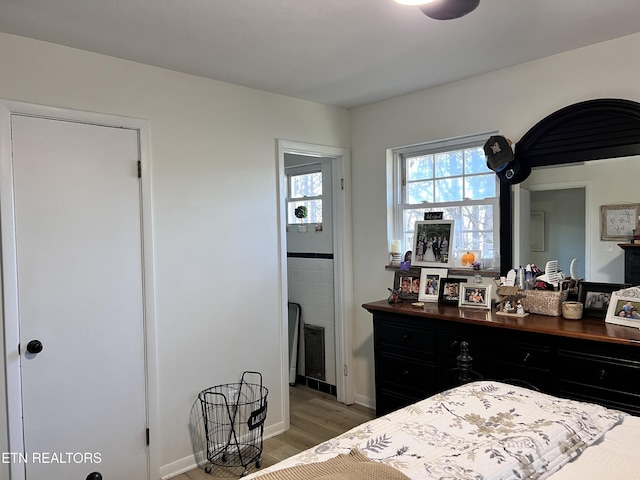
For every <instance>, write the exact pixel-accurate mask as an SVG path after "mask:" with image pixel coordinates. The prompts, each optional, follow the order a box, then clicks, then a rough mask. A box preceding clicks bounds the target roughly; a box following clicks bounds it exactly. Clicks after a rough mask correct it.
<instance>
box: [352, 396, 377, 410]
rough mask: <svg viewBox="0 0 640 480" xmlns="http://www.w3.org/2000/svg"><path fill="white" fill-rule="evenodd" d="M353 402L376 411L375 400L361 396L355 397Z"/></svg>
mask: <svg viewBox="0 0 640 480" xmlns="http://www.w3.org/2000/svg"><path fill="white" fill-rule="evenodd" d="M354 402H355V403H357V404H358V405H362V406H363V407H367V408H371V409H372V410H375V409H376V400H375V399H374V398H369V397H365V396H362V395H357V394H356V396H355V398H354Z"/></svg>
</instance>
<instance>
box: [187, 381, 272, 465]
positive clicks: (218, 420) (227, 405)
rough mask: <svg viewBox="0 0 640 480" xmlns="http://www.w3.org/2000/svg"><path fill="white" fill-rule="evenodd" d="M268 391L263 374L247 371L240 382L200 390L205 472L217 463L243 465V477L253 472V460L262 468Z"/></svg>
mask: <svg viewBox="0 0 640 480" xmlns="http://www.w3.org/2000/svg"><path fill="white" fill-rule="evenodd" d="M249 379H255V381H256V383H253V382H249V381H247V380H249ZM268 393H269V390H267V388H266V387H264V386H263V385H262V374H261V373H259V372H251V371H246V372H243V373H242V377H241V379H240V383H227V384H224V385H217V386H215V387H211V388H207V389H205V390H203V391H202V392H200V393H199V394H198V399H199V400H200V406H201V407H202V417H203V419H204V430H205V435H206V443H207V460H208V461H209V464H208V465H207V466H206V467H205V472H207V473H211V468H212V466H213V465H219V466H223V467H243V468H244V472H243V473H242V475H240V476H241V477H243V476H245V475H246V474H247V473H249V470H248V466H249V464H251V463H253V462H255V464H256V468H260V466H261V464H262V437H263V433H264V421H265V419H266V417H267V394H268Z"/></svg>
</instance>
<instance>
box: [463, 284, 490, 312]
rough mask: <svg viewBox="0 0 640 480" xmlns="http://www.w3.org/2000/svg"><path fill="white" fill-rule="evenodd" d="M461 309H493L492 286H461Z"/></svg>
mask: <svg viewBox="0 0 640 480" xmlns="http://www.w3.org/2000/svg"><path fill="white" fill-rule="evenodd" d="M458 306H459V307H473V308H486V309H489V308H491V284H483V283H470V284H466V285H464V284H461V285H460V299H459V301H458Z"/></svg>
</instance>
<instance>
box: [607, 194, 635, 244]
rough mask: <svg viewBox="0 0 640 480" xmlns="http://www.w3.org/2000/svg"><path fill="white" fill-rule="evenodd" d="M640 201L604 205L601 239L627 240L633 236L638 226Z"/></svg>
mask: <svg viewBox="0 0 640 480" xmlns="http://www.w3.org/2000/svg"><path fill="white" fill-rule="evenodd" d="M638 216H640V203H632V204H614V205H602V206H601V207H600V240H609V241H625V240H630V239H632V238H633V235H634V230H635V229H636V228H637V226H638Z"/></svg>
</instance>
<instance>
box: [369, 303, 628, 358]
mask: <svg viewBox="0 0 640 480" xmlns="http://www.w3.org/2000/svg"><path fill="white" fill-rule="evenodd" d="M362 307H363V308H365V309H366V310H368V311H369V312H371V313H374V312H377V313H392V314H396V315H404V316H408V317H414V318H424V319H428V318H437V319H440V320H448V321H451V322H458V323H469V324H477V325H484V326H487V327H496V328H505V329H512V330H520V331H525V332H535V333H543V334H547V335H556V336H561V337H570V338H579V339H583V340H593V341H598V342H607V343H618V344H623V345H634V346H637V347H640V329H638V328H633V327H625V326H621V325H614V324H611V323H606V322H605V321H604V320H603V319H597V318H583V319H581V320H567V319H565V318H563V317H562V316H560V317H550V316H546V315H536V314H529V315H527V316H525V317H511V316H503V315H498V314H496V312H495V311H494V310H481V309H475V308H459V307H456V306H450V305H441V304H439V303H435V302H425V303H424V306H422V307H414V306H412V305H411V302H410V301H404V302H402V303H396V304H390V303H388V302H387V300H379V301H375V302H370V303H365V304H363V305H362Z"/></svg>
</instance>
